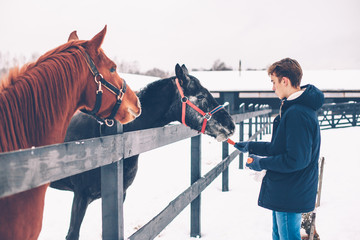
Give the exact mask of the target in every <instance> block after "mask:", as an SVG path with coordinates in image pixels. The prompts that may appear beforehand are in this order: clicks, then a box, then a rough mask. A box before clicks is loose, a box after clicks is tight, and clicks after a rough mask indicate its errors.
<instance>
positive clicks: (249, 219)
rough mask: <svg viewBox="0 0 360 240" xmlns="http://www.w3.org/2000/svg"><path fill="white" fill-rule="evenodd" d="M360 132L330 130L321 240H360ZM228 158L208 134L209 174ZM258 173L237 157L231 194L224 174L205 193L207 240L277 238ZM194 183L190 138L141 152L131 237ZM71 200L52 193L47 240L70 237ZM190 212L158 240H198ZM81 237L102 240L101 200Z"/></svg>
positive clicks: (130, 200) (128, 217)
mask: <svg viewBox="0 0 360 240" xmlns="http://www.w3.org/2000/svg"><path fill="white" fill-rule="evenodd" d="M359 135H360V128H359V127H351V128H345V129H331V130H324V131H322V146H321V156H324V157H325V168H324V178H323V189H322V195H321V206H320V207H319V208H318V209H317V219H316V227H317V230H318V233H319V234H320V237H321V239H326V240H337V239H359V236H360V228H359V226H358V224H359V221H358V220H357V219H358V217H359V216H360V206H359V196H360V188H359V187H358V186H357V185H358V183H359V179H358V177H359V176H358V173H359V171H360V161H359V160H360V148H359V143H358V141H357V139H358V137H357V136H359ZM268 138H269V136H267V137H265V138H264V139H268ZM234 140H236V137H234ZM229 150H230V151H232V150H233V148H232V147H230V148H229ZM220 160H221V144H220V143H218V142H216V141H215V140H213V139H211V138H210V137H208V136H202V174H206V172H207V171H209V170H210V169H211V168H212V167H214V166H215V165H216V164H217V163H219V162H220ZM251 173H252V172H251V171H250V170H239V167H238V158H236V159H235V160H234V161H233V162H232V164H231V165H230V168H229V176H230V178H229V182H230V185H229V188H230V189H229V192H222V191H221V176H220V177H218V178H217V179H216V180H215V181H214V182H213V183H212V184H211V185H210V186H209V187H208V188H207V189H206V190H205V191H204V192H203V193H202V195H201V239H204V240H220V239H221V240H233V239H244V240H252V239H254V240H255V239H256V240H259V239H260V240H270V239H271V227H272V219H271V211H269V210H266V209H263V208H261V207H259V206H257V198H258V193H259V188H260V183H259V182H257V181H255V180H254V177H253V175H252V174H251ZM189 184H190V140H189V139H187V140H183V141H180V142H177V143H174V144H171V145H168V146H165V147H162V148H160V149H156V150H153V151H150V152H147V153H144V154H142V155H140V160H139V170H138V174H137V176H136V178H135V181H134V183H133V185H132V186H130V188H129V189H128V191H127V196H126V201H125V203H124V219H125V237H128V236H130V235H131V234H132V233H133V232H135V231H136V229H138V228H139V227H141V226H143V225H144V224H146V223H147V222H148V221H149V220H151V219H152V218H153V217H154V216H155V215H157V214H158V213H159V212H160V211H161V210H162V209H163V208H165V207H166V206H167V205H168V203H169V202H170V201H171V200H173V199H174V198H175V197H176V196H177V195H179V194H180V193H181V192H182V191H184V190H185V189H186V188H187V187H188V186H189ZM71 203H72V193H70V192H66V191H59V190H55V189H51V188H49V189H48V191H47V195H46V202H45V212H44V221H43V229H42V232H41V235H40V237H39V240H57V239H65V236H66V233H67V229H68V226H69V221H70V209H71ZM189 209H190V207H187V208H186V209H185V210H184V211H183V212H182V213H181V214H180V215H179V216H178V217H177V218H176V219H175V220H174V221H173V222H172V223H170V224H169V225H168V226H167V227H166V228H165V230H163V231H162V232H161V233H160V235H159V236H158V237H157V238H156V239H163V240H186V239H188V240H190V239H194V238H190V236H189V235H190V220H189V219H190V210H189ZM80 239H84V240H98V239H101V200H97V201H95V202H93V203H92V204H90V206H89V208H88V210H87V213H86V216H85V219H84V222H83V224H82V228H81V232H80Z"/></svg>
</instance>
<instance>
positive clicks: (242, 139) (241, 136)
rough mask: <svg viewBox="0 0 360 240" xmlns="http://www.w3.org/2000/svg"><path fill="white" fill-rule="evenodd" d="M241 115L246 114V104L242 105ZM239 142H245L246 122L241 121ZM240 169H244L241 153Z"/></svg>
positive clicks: (241, 154)
mask: <svg viewBox="0 0 360 240" xmlns="http://www.w3.org/2000/svg"><path fill="white" fill-rule="evenodd" d="M239 108H240V113H244V112H245V104H244V103H242V104H241V105H240V107H239ZM239 135H240V136H239V141H240V142H242V141H244V121H241V122H240V123H239ZM239 169H244V154H243V153H242V152H240V154H239Z"/></svg>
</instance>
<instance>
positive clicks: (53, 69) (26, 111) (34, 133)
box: [0, 41, 87, 152]
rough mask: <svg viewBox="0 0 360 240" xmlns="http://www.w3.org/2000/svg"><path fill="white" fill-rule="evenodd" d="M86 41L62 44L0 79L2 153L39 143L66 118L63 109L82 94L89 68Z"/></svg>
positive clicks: (0, 137) (0, 140)
mask: <svg viewBox="0 0 360 240" xmlns="http://www.w3.org/2000/svg"><path fill="white" fill-rule="evenodd" d="M84 43H85V41H71V42H68V43H66V44H64V45H61V46H59V47H57V48H55V49H53V50H51V51H49V52H47V53H45V54H44V55H42V56H41V57H40V58H39V59H38V60H37V61H36V62H33V63H29V64H26V65H24V66H23V67H22V68H21V69H19V67H15V68H13V69H11V70H10V71H9V74H8V76H6V77H5V78H3V79H2V80H1V81H0V152H5V151H12V150H17V149H20V148H28V147H31V146H38V145H39V144H41V142H42V139H43V137H44V136H45V129H49V127H51V125H52V124H54V122H56V120H58V119H61V118H62V117H63V115H64V114H65V112H64V111H61V109H66V106H64V104H65V103H66V102H68V103H69V100H71V99H72V97H73V96H71V95H74V93H79V92H76V91H80V85H81V83H79V78H80V74H81V73H83V72H84V71H85V70H87V65H86V63H85V61H84V60H83V56H82V53H81V52H80V51H84V48H83V47H82V45H83V44H84ZM79 50H80V51H79ZM74 91H75V92H74ZM79 94H80V93H79ZM72 104H76V103H72Z"/></svg>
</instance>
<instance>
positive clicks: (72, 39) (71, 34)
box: [68, 31, 79, 42]
mask: <svg viewBox="0 0 360 240" xmlns="http://www.w3.org/2000/svg"><path fill="white" fill-rule="evenodd" d="M75 40H79V37H78V35H77V34H76V31H73V32H72V33H70V36H69V38H68V42H70V41H75Z"/></svg>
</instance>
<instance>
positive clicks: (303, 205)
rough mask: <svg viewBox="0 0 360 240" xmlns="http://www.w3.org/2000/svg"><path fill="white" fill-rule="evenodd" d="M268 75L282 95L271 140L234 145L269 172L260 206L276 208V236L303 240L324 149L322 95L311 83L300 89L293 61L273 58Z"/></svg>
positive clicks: (252, 165) (253, 165)
mask: <svg viewBox="0 0 360 240" xmlns="http://www.w3.org/2000/svg"><path fill="white" fill-rule="evenodd" d="M268 74H269V76H270V77H271V82H272V84H273V90H274V91H275V94H276V95H277V96H278V97H279V98H280V99H281V107H280V114H279V115H278V116H277V117H276V118H275V120H274V122H273V135H272V139H271V142H238V143H236V144H235V147H236V148H237V149H239V150H240V151H242V152H249V154H250V155H249V157H251V158H252V159H253V162H252V163H247V164H246V166H248V167H249V168H250V169H252V170H254V171H261V170H263V169H265V170H267V172H266V175H265V177H264V178H263V180H262V185H261V190H260V194H259V200H258V205H259V206H261V207H264V208H267V209H270V210H272V211H273V233H272V236H273V240H293V239H296V240H297V239H299V240H300V239H301V237H300V227H301V213H305V212H310V211H312V210H313V209H314V207H315V199H316V193H317V186H318V159H319V151H320V127H319V122H318V118H317V114H316V111H317V110H318V109H319V108H320V107H321V106H322V105H323V102H324V94H323V93H322V92H321V91H320V90H319V89H317V88H316V87H315V86H313V85H306V86H303V87H300V83H301V78H302V69H301V67H300V65H299V63H298V62H297V61H296V60H294V59H290V58H285V59H282V60H280V61H278V62H275V63H274V64H272V65H271V66H270V67H269V68H268Z"/></svg>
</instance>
